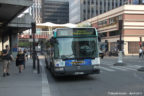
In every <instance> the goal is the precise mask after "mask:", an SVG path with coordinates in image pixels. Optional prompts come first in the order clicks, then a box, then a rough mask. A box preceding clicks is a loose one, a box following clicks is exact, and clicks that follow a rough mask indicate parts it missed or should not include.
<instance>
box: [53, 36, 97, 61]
mask: <svg viewBox="0 0 144 96" xmlns="http://www.w3.org/2000/svg"><path fill="white" fill-rule="evenodd" d="M57 41H58V43H57V44H55V48H54V50H55V58H62V59H74V58H75V59H84V58H95V57H97V56H98V52H97V38H57Z"/></svg>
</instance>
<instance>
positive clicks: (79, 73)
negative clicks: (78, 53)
mask: <svg viewBox="0 0 144 96" xmlns="http://www.w3.org/2000/svg"><path fill="white" fill-rule="evenodd" d="M82 74H84V72H75V75H82Z"/></svg>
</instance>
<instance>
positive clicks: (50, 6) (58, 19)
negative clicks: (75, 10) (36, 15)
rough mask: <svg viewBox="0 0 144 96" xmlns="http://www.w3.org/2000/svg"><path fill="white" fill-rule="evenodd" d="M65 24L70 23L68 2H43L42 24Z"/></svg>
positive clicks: (50, 0) (55, 0) (62, 0)
mask: <svg viewBox="0 0 144 96" xmlns="http://www.w3.org/2000/svg"><path fill="white" fill-rule="evenodd" d="M45 22H52V23H56V24H64V23H68V22H69V2H68V0H42V23H45Z"/></svg>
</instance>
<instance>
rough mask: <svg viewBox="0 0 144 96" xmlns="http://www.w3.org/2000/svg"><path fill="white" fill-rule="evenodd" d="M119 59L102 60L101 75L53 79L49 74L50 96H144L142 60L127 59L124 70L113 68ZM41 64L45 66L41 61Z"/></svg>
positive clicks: (122, 68) (106, 58)
mask: <svg viewBox="0 0 144 96" xmlns="http://www.w3.org/2000/svg"><path fill="white" fill-rule="evenodd" d="M116 62H117V57H105V58H104V59H102V60H101V73H100V74H93V75H88V76H66V77H60V78H57V79H56V78H54V77H53V76H52V75H51V73H50V72H49V71H48V70H46V74H47V79H48V84H49V88H50V95H51V96H144V73H143V72H140V71H137V69H138V68H139V67H141V66H143V62H144V60H143V59H139V58H138V57H137V56H126V57H124V63H126V65H125V66H113V64H114V63H116ZM41 63H43V64H44V63H45V62H44V60H41Z"/></svg>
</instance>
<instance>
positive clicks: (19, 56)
mask: <svg viewBox="0 0 144 96" xmlns="http://www.w3.org/2000/svg"><path fill="white" fill-rule="evenodd" d="M24 62H25V54H24V53H23V51H22V49H20V50H19V52H18V54H17V57H16V65H17V66H18V67H19V73H21V72H22V70H23V69H24V68H23V67H24Z"/></svg>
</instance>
